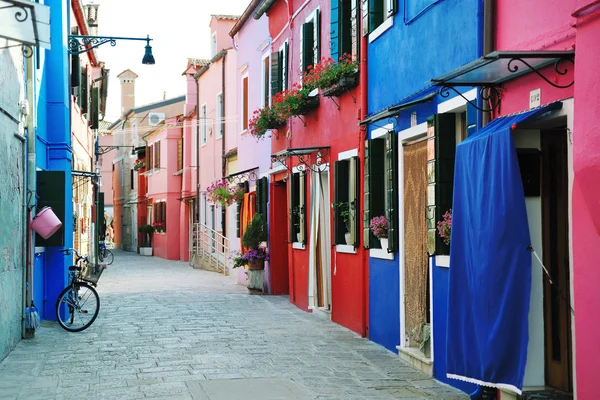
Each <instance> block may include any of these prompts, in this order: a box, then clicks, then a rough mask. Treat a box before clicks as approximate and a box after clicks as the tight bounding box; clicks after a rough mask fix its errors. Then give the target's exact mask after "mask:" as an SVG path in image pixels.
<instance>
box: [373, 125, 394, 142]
mask: <svg viewBox="0 0 600 400" xmlns="http://www.w3.org/2000/svg"><path fill="white" fill-rule="evenodd" d="M393 129H394V125H393V124H387V125H386V126H384V127H383V128H377V129H373V130H372V131H371V139H378V138H380V137H382V136H385V135H386V133H388V132H389V131H391V130H393Z"/></svg>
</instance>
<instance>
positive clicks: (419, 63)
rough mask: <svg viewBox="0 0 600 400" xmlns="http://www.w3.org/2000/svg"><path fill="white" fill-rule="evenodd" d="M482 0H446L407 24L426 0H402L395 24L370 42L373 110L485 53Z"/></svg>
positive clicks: (369, 66)
mask: <svg viewBox="0 0 600 400" xmlns="http://www.w3.org/2000/svg"><path fill="white" fill-rule="evenodd" d="M480 1H482V0H452V1H450V0H443V1H441V2H440V3H438V4H436V5H434V6H432V7H431V8H430V9H429V10H427V11H425V12H424V13H423V14H422V15H421V16H420V17H418V18H417V19H414V20H413V21H412V22H411V23H409V24H405V22H404V10H405V6H407V5H408V8H409V11H410V12H409V13H408V14H410V15H409V16H410V17H411V16H413V14H414V10H415V9H417V8H419V7H416V8H415V7H414V6H415V5H416V4H422V5H424V3H427V4H429V3H433V2H432V1H423V0H398V12H397V13H396V14H395V15H394V25H393V26H392V27H391V28H390V29H388V30H387V31H386V32H384V33H383V34H382V35H381V36H379V37H378V38H377V39H375V41H373V42H372V43H370V44H369V51H368V54H369V55H368V57H369V62H368V68H369V73H368V79H369V81H368V82H369V100H368V104H369V106H368V108H369V110H368V112H369V113H373V112H377V111H380V110H382V109H384V108H386V107H387V106H389V105H391V104H394V103H395V102H397V101H398V100H400V99H402V98H404V97H406V96H409V95H411V94H413V93H415V92H418V91H420V90H421V89H423V88H425V87H426V86H428V84H429V83H428V82H429V81H430V80H431V79H433V78H436V77H438V76H440V75H443V74H444V73H446V72H449V71H451V70H452V69H454V68H456V67H459V66H461V65H464V64H466V63H468V62H470V61H472V60H474V59H476V58H477V57H479V56H480V51H479V50H478V24H477V21H478V19H477V5H478V3H479V2H480Z"/></svg>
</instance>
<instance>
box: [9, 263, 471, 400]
mask: <svg viewBox="0 0 600 400" xmlns="http://www.w3.org/2000/svg"><path fill="white" fill-rule="evenodd" d="M98 291H99V294H100V298H101V308H100V315H99V317H98V319H97V320H96V322H95V323H94V324H93V325H92V326H91V327H90V328H88V329H87V330H86V331H84V332H81V333H69V332H66V331H64V330H62V329H61V328H60V327H59V326H58V325H57V324H56V323H53V322H45V323H43V326H42V328H41V329H39V330H38V331H37V333H36V338H35V339H33V340H22V341H21V342H20V343H19V344H18V345H17V347H16V348H15V349H14V350H13V351H12V353H10V354H9V356H8V357H7V358H6V359H5V360H4V361H3V362H2V363H0V399H2V400H5V399H32V400H34V399H140V398H163V399H202V400H235V399H261V400H262V399H389V398H410V399H436V400H441V399H447V400H450V399H463V398H467V396H466V395H464V394H461V393H460V392H459V391H457V390H455V389H453V388H451V387H449V386H446V385H443V384H440V383H438V382H436V381H434V380H432V379H428V378H426V377H425V376H424V375H422V374H421V373H420V372H417V370H415V369H414V368H412V367H411V366H408V365H407V364H404V363H403V362H402V361H400V360H399V359H398V357H397V356H396V355H394V354H393V353H391V352H389V351H387V350H385V349H384V348H382V347H380V346H378V345H377V344H375V343H372V342H370V341H368V340H367V339H363V338H360V337H359V336H358V335H356V334H355V333H353V332H351V331H349V330H347V329H345V328H342V327H340V326H338V325H337V324H334V323H332V322H330V321H328V320H325V319H323V318H322V317H319V316H316V315H312V314H309V313H305V312H302V311H300V310H298V309H297V308H295V307H294V306H292V305H291V304H290V303H289V302H288V299H287V297H282V296H275V297H274V296H251V295H248V294H247V291H246V289H245V288H243V287H239V286H236V285H235V283H234V279H233V278H232V277H224V276H223V275H219V274H217V273H214V272H208V271H203V270H195V269H192V268H191V267H189V266H188V265H187V264H186V263H182V262H172V261H165V260H161V259H159V258H155V257H147V258H144V257H140V256H138V255H137V254H134V253H123V252H116V254H115V262H114V264H113V265H111V266H109V268H108V269H107V271H106V272H105V273H104V275H103V276H102V278H101V279H100V282H99V286H98ZM52 301H53V300H52Z"/></svg>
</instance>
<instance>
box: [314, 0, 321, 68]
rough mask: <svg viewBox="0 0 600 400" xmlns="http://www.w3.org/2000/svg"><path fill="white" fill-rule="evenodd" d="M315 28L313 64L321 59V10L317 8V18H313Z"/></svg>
mask: <svg viewBox="0 0 600 400" xmlns="http://www.w3.org/2000/svg"><path fill="white" fill-rule="evenodd" d="M313 28H314V31H315V33H314V38H313V39H314V41H315V42H314V46H313V66H314V65H317V64H318V63H319V62H320V61H321V12H320V10H319V9H316V10H315V18H314V19H313Z"/></svg>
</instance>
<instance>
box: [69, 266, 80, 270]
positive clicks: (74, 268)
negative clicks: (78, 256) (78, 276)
mask: <svg viewBox="0 0 600 400" xmlns="http://www.w3.org/2000/svg"><path fill="white" fill-rule="evenodd" d="M69 271H81V267H78V266H76V265H71V266H70V267H69Z"/></svg>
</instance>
